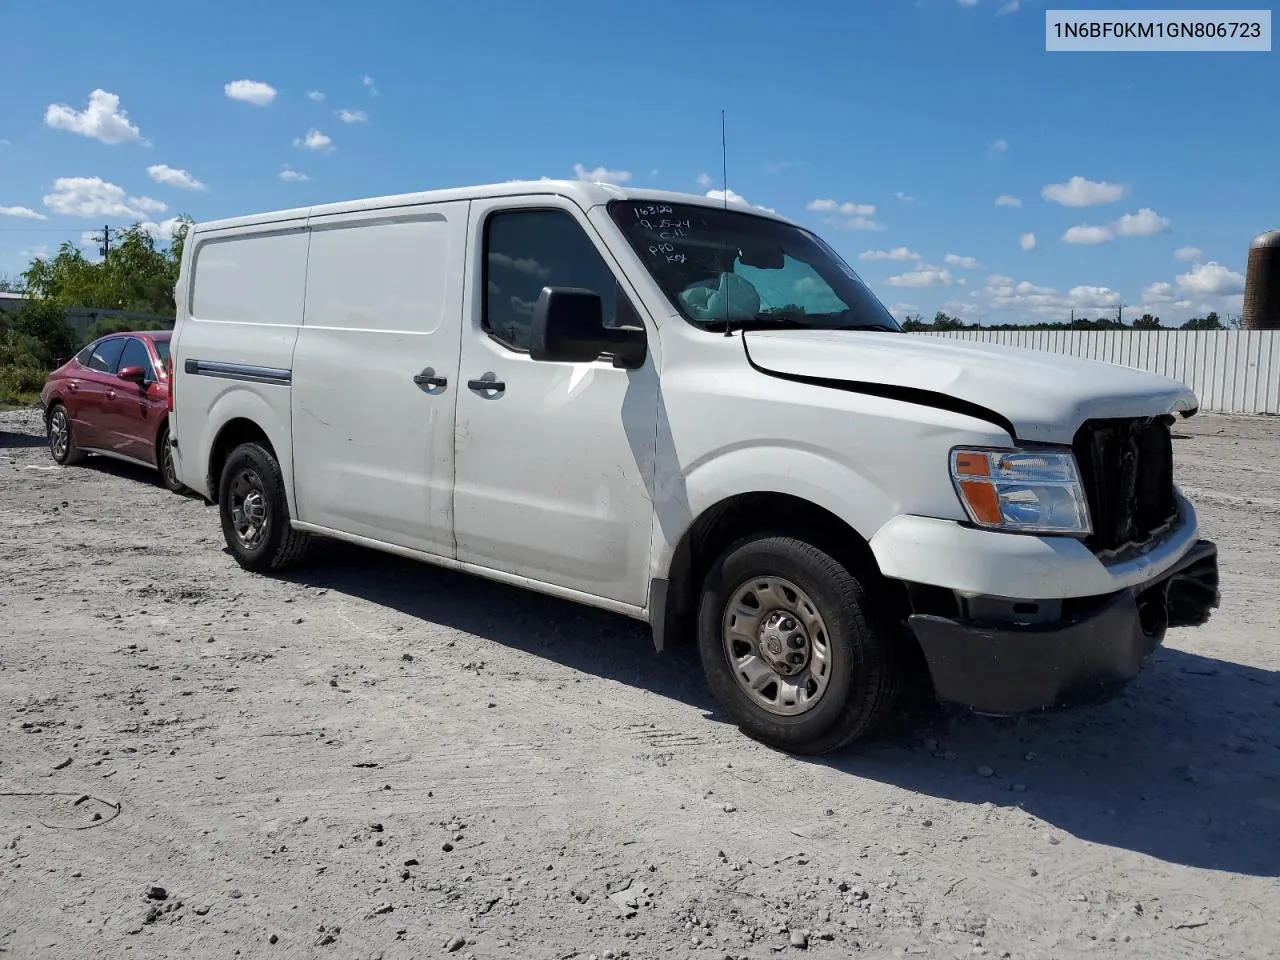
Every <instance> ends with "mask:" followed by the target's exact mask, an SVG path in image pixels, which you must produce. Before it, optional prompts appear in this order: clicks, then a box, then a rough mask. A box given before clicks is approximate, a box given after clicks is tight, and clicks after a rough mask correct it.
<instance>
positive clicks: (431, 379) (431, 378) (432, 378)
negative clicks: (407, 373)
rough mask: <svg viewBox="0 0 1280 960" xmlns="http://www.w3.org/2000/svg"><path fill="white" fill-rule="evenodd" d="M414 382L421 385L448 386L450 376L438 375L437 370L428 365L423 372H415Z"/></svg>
mask: <svg viewBox="0 0 1280 960" xmlns="http://www.w3.org/2000/svg"><path fill="white" fill-rule="evenodd" d="M413 382H414V383H416V384H417V385H418V386H420V387H447V386H448V385H449V379H448V377H437V376H436V372H435V371H434V370H432V369H431V368H430V367H427V368H426V369H425V370H423V371H422V372H421V373H415V374H414V375H413Z"/></svg>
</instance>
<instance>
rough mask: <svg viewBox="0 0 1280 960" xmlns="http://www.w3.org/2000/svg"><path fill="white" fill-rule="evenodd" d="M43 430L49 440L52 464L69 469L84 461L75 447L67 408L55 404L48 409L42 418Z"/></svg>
mask: <svg viewBox="0 0 1280 960" xmlns="http://www.w3.org/2000/svg"><path fill="white" fill-rule="evenodd" d="M44 428H45V435H46V436H47V437H48V438H49V454H50V455H51V456H52V457H53V462H54V463H57V464H60V465H61V466H64V467H70V466H73V465H74V464H77V463H81V462H82V461H83V460H84V458H85V453H84V451H83V450H81V449H80V448H79V447H78V446H76V438H75V431H74V430H73V429H72V426H71V417H70V416H68V415H67V408H66V407H65V406H64V405H63V404H61V403H55V404H52V405H51V406H50V407H49V412H48V413H46V414H45V418H44ZM55 432H56V436H55Z"/></svg>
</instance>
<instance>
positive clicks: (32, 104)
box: [0, 0, 1280, 324]
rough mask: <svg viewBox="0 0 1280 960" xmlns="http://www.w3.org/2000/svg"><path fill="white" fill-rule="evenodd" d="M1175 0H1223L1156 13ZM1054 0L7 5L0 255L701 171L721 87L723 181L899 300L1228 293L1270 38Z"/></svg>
mask: <svg viewBox="0 0 1280 960" xmlns="http://www.w3.org/2000/svg"><path fill="white" fill-rule="evenodd" d="M1050 6H1051V7H1053V8H1062V7H1065V6H1068V4H1066V3H1063V2H1056V3H1051V4H1050ZM1079 6H1081V7H1082V8H1087V7H1090V6H1104V5H1100V4H1080V5H1079ZM1127 6H1128V7H1131V8H1132V7H1151V6H1153V5H1151V4H1140V3H1139V4H1135V3H1130V4H1128V5H1127ZM1015 7H1016V8H1017V9H1010V8H1015ZM1177 7H1187V8H1200V9H1203V8H1212V7H1214V4H1212V3H1209V2H1206V0H1201V2H1199V3H1194V4H1180V3H1176V2H1169V0H1166V2H1165V3H1163V4H1159V5H1157V6H1155V7H1154V8H1155V9H1169V8H1177ZM1044 9H1045V6H1044V3H1043V0H1021V2H1020V3H1010V2H1009V0H857V2H849V0H841V2H837V0H825V2H816V0H808V2H806V0H792V2H789V3H781V4H780V3H766V2H763V0H744V2H739V3H735V4H727V3H712V2H703V3H691V2H689V0H681V2H673V0H650V2H648V3H645V4H643V5H640V6H634V5H632V6H628V7H627V8H626V10H625V16H624V17H621V18H620V17H618V16H616V15H615V14H613V13H612V12H611V11H610V10H609V9H608V8H607V7H602V6H601V5H600V4H599V2H598V0H596V2H594V3H590V4H587V3H580V2H578V0H557V2H556V3H555V4H530V3H514V2H503V3H497V2H490V3H483V2H472V3H457V2H450V3H440V2H432V0H417V2H410V0H398V2H391V0H366V2H363V3H351V2H346V0H328V2H327V3H324V4H318V3H313V2H309V3H303V2H300V0H274V2H271V3H263V2H255V3H244V2H236V0H225V2H222V3H220V4H217V5H216V6H214V7H200V6H198V5H192V6H183V5H181V4H174V3H172V2H167V3H156V2H152V0H130V2H128V3H123V4H113V5H106V6H104V5H102V4H97V3H88V2H82V0H64V2H62V3H58V4H50V3H46V2H35V0H12V2H11V3H9V4H6V10H5V12H4V14H3V23H4V27H5V29H4V34H5V38H6V42H5V57H4V60H3V64H2V65H0V89H2V90H3V96H0V275H5V274H7V275H8V276H9V277H10V278H15V277H16V276H17V274H19V273H20V272H21V271H22V270H23V269H24V268H25V266H26V264H27V262H28V261H29V259H30V257H31V256H32V255H33V254H38V253H40V252H41V251H50V250H55V249H56V248H57V245H58V244H59V243H60V242H61V241H63V240H73V241H76V242H81V241H82V238H83V236H84V234H85V233H86V232H87V231H92V230H100V229H101V226H102V224H103V223H107V222H109V223H112V224H114V225H123V224H126V223H128V222H131V221H132V220H143V221H144V222H147V223H151V224H156V225H157V227H155V228H154V229H158V230H161V231H163V229H164V223H165V220H166V219H167V218H170V217H172V216H174V215H175V214H178V213H186V214H190V215H192V216H194V217H195V218H196V219H198V220H199V219H211V218H216V217H223V216H231V215H236V214H242V213H249V212H254V211H258V210H266V209H273V208H278V207H286V206H296V205H303V204H310V203H319V202H326V201H330V200H338V199H345V198H351V197H358V196H367V195H377V194H386V193H397V192H405V191H413V190H421V189H431V188H436V187H444V186H454V185H461V184H469V183H483V182H491V181H498V180H507V179H514V178H524V177H528V178H534V179H536V178H538V177H541V176H551V177H573V176H576V175H583V176H588V177H590V176H595V177H597V178H602V179H605V178H607V179H613V180H615V181H620V182H624V183H626V184H628V185H633V186H648V185H652V186H655V187H661V188H664V189H676V190H688V191H691V192H706V190H708V189H714V188H718V187H719V186H720V128H719V123H720V110H721V108H724V109H725V110H726V111H727V115H728V173H729V186H730V188H731V190H732V191H733V192H734V193H735V194H737V195H739V196H741V197H743V198H745V199H746V201H748V202H750V203H752V204H759V205H763V206H767V207H770V208H773V209H776V210H777V211H779V212H780V213H783V214H785V215H787V216H790V217H792V218H794V219H797V220H799V221H801V222H803V223H806V224H808V225H810V226H812V227H814V228H816V229H817V230H818V231H819V232H821V233H822V235H823V236H824V237H826V238H827V239H828V240H829V241H830V242H831V243H832V245H833V246H835V247H836V248H837V249H838V250H840V252H841V253H842V254H843V255H844V256H845V257H846V258H848V259H849V260H850V261H851V262H852V263H853V265H854V266H855V268H856V269H858V270H859V272H860V273H861V274H862V275H863V276H864V277H865V278H866V279H867V281H868V282H869V283H870V284H871V285H872V287H873V288H874V289H875V290H876V292H877V293H878V294H879V295H880V296H881V297H882V298H883V299H884V301H885V302H886V303H887V304H890V305H891V306H892V307H893V308H894V309H895V311H896V312H898V313H899V314H900V315H901V313H902V312H904V311H906V310H908V309H910V310H918V311H919V312H921V313H923V314H924V315H925V316H926V317H929V316H932V314H933V312H934V311H935V310H937V309H946V310H948V311H950V312H953V313H960V314H961V315H963V316H965V317H966V318H968V319H971V320H977V319H982V320H983V322H991V323H995V322H1017V321H1020V320H1029V319H1036V318H1040V317H1045V318H1051V319H1057V318H1066V317H1067V316H1069V314H1070V311H1071V309H1072V308H1075V309H1076V310H1077V312H1083V313H1084V314H1086V315H1089V316H1096V315H1097V314H1098V313H1099V312H1100V311H1101V310H1103V309H1104V308H1106V309H1108V310H1110V312H1111V313H1112V314H1114V306H1115V305H1116V304H1119V303H1123V304H1126V305H1129V306H1128V307H1127V308H1126V310H1125V315H1126V317H1127V318H1128V317H1130V316H1131V315H1132V314H1133V311H1134V310H1139V311H1141V310H1142V309H1143V308H1146V309H1151V310H1152V311H1153V312H1155V313H1157V314H1158V315H1159V316H1160V317H1161V318H1162V319H1163V320H1164V321H1165V322H1166V324H1167V323H1169V322H1171V321H1175V320H1181V319H1183V318H1185V317H1187V316H1191V315H1195V314H1201V313H1203V312H1206V311H1207V310H1210V309H1215V310H1218V311H1219V312H1220V313H1227V312H1230V313H1236V312H1238V310H1239V307H1240V299H1241V298H1240V294H1241V292H1242V289H1243V274H1244V269H1245V258H1246V255H1247V250H1248V244H1249V241H1250V239H1251V238H1252V237H1253V236H1254V235H1256V234H1257V233H1260V232H1262V231H1264V230H1267V229H1274V228H1276V227H1278V226H1280V178H1278V177H1276V175H1275V172H1274V156H1275V149H1276V141H1277V137H1278V136H1280V134H1278V133H1277V128H1276V125H1275V119H1276V112H1275V106H1274V90H1275V82H1276V78H1277V76H1280V73H1278V71H1277V68H1278V66H1280V64H1277V60H1276V57H1277V54H1276V53H1274V52H1273V53H1089V54H1080V53H1076V54H1071V53H1052V54H1051V53H1046V52H1045V50H1044V30H1045V27H1044ZM238 81H248V82H247V83H237V82H238ZM229 84H231V85H232V86H228V85H229ZM93 91H102V92H101V93H99V94H96V95H94V94H93ZM91 97H92V102H91ZM321 97H322V98H321ZM339 111H346V113H345V114H343V115H341V116H340V115H339ZM700 175H703V176H702V177H701V179H700ZM707 176H709V177H710V179H709V180H708V179H707ZM192 180H194V181H196V182H197V183H198V185H199V187H200V188H199V189H193V188H192V187H193V186H194V184H192V183H191V182H189V181H192ZM998 197H1006V198H1014V200H1016V201H1017V205H1013V201H1012V200H1006V201H1004V204H997V202H996V201H997V198H998ZM37 218H38V219H37ZM1072 228H1077V229H1075V230H1073V229H1072ZM1030 235H1034V245H1032V243H1031V238H1030ZM1069 241H1077V242H1069ZM1079 241H1092V242H1079ZM87 246H88V245H87Z"/></svg>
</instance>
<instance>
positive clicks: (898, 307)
mask: <svg viewBox="0 0 1280 960" xmlns="http://www.w3.org/2000/svg"><path fill="white" fill-rule="evenodd" d="M889 312H890V313H892V314H893V315H894V316H895V317H897V318H898V319H899V320H903V319H905V318H906V317H909V316H910V315H911V314H913V313H919V312H920V308H919V307H917V306H916V305H915V304H914V303H903V302H901V301H900V302H898V303H895V304H893V306H891V307H889Z"/></svg>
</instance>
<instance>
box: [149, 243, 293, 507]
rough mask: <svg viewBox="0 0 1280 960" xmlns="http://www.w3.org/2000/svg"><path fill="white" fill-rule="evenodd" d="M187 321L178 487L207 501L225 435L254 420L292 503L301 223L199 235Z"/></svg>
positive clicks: (176, 353)
mask: <svg viewBox="0 0 1280 960" xmlns="http://www.w3.org/2000/svg"><path fill="white" fill-rule="evenodd" d="M187 242H188V244H193V245H194V250H193V251H192V253H191V269H190V272H189V276H188V279H187V281H186V284H185V290H183V291H182V292H183V298H184V306H185V308H186V309H185V311H184V315H183V316H182V320H181V324H180V330H179V335H178V337H177V343H176V344H175V345H174V347H173V367H174V379H175V380H176V381H177V392H176V400H175V404H174V419H175V422H176V423H175V436H177V437H178V438H179V442H180V449H181V452H182V455H181V460H180V467H179V470H180V476H181V479H182V482H183V483H184V484H186V485H187V486H188V487H191V488H192V489H193V490H196V491H198V492H199V493H202V494H204V495H205V496H206V497H208V498H210V499H216V498H217V488H216V485H217V482H218V478H217V477H214V478H212V479H211V478H210V477H209V476H208V474H209V460H210V453H211V451H212V448H213V444H214V442H215V440H216V438H217V436H218V433H219V431H220V430H221V429H222V428H223V427H224V426H225V425H226V424H227V423H228V422H230V421H231V420H232V419H235V418H237V417H245V418H248V419H251V420H252V421H253V422H254V423H255V424H257V426H258V427H260V428H261V429H262V431H263V432H264V433H265V434H266V435H267V437H268V439H269V440H270V442H271V445H272V447H273V448H274V450H275V454H276V458H277V459H278V460H279V462H280V467H281V469H282V471H283V472H284V477H285V489H286V492H287V495H288V496H289V500H290V503H289V508H290V511H291V512H292V511H293V510H294V509H295V507H294V503H293V483H292V475H293V458H292V445H291V443H290V432H291V425H290V416H291V411H290V404H289V393H290V384H291V382H292V366H293V348H294V343H295V341H296V340H297V336H298V326H299V324H300V323H301V321H302V306H303V295H304V291H305V286H306V271H307V242H308V234H307V228H306V223H305V221H302V220H297V221H293V222H291V223H285V224H280V223H273V224H266V225H262V226H259V227H250V228H247V229H244V228H242V229H238V230H234V231H226V232H214V233H201V232H199V231H197V232H195V233H194V234H193V236H192V237H190V238H188V241H187Z"/></svg>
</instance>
